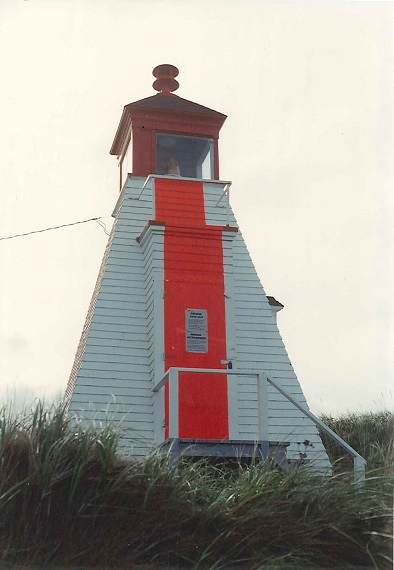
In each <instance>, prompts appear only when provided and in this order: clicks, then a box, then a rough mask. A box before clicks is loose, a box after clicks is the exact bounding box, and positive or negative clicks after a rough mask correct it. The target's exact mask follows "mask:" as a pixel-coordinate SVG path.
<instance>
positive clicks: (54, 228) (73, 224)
mask: <svg viewBox="0 0 394 570" xmlns="http://www.w3.org/2000/svg"><path fill="white" fill-rule="evenodd" d="M87 222H97V223H98V224H99V225H100V226H101V227H102V228H103V230H104V232H105V233H106V234H107V235H109V233H108V232H107V228H106V225H105V224H104V222H102V221H101V218H89V220H81V221H79V222H72V223H71V224H62V225H61V226H54V227H52V228H45V229H43V230H35V231H32V232H26V233H25V234H15V235H13V236H7V237H0V241H2V240H6V239H14V238H18V237H24V236H30V235H32V234H40V233H42V232H48V231H50V230H58V229H60V228H67V227H68V226H76V225H77V224H86V223H87Z"/></svg>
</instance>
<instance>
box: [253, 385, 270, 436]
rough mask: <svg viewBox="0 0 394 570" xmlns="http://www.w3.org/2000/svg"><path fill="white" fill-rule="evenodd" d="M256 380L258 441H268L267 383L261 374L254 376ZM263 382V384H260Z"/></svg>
mask: <svg viewBox="0 0 394 570" xmlns="http://www.w3.org/2000/svg"><path fill="white" fill-rule="evenodd" d="M256 380H257V406H258V410H257V414H258V421H259V440H260V441H268V440H269V425H268V402H267V383H266V382H265V378H264V376H263V375H262V374H256ZM262 382H263V384H262Z"/></svg>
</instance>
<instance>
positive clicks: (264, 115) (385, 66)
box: [0, 0, 394, 414]
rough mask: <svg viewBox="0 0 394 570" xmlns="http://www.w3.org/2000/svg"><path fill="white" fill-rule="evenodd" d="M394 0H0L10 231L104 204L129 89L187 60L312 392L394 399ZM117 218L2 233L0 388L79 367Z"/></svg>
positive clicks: (368, 401)
mask: <svg viewBox="0 0 394 570" xmlns="http://www.w3.org/2000/svg"><path fill="white" fill-rule="evenodd" d="M393 60H394V5H393V3H391V2H371V3H370V2H328V1H327V2H318V1H316V2H308V3H303V2H278V1H272V2H264V1H262V0H255V1H250V0H223V1H222V0H209V1H205V0H198V1H197V0H188V1H186V0H179V1H172V2H171V1H155V0H136V1H133V0H107V1H104V0H85V1H82V0H77V1H74V0H0V73H1V86H0V160H1V165H0V199H1V213H2V216H1V230H0V237H3V236H9V235H13V234H18V233H24V232H28V231H32V230H36V229H41V228H46V227H48V226H56V225H60V224H65V223H70V222H74V221H78V220H84V219H87V218H91V217H96V216H101V217H102V218H103V219H104V221H105V222H106V223H107V224H108V227H109V226H110V224H111V223H112V221H111V220H112V218H111V213H112V210H113V206H114V205H115V202H116V199H117V196H118V186H117V183H118V170H117V164H116V159H115V158H114V157H112V156H110V155H109V149H110V146H111V144H112V141H113V138H114V135H115V132H116V129H117V126H118V123H119V119H120V116H121V113H122V109H123V106H124V105H126V104H127V103H130V102H132V101H136V100H138V99H141V98H143V97H147V96H150V95H152V94H153V93H154V91H153V89H152V87H151V83H152V81H153V77H152V75H151V70H152V69H153V67H155V66H156V65H158V64H160V63H172V64H174V65H176V66H177V67H178V68H179V69H180V75H179V77H178V79H179V82H180V89H179V90H178V92H177V93H178V94H179V95H180V96H181V97H184V98H186V99H190V100H192V101H196V102H198V103H201V104H203V105H206V106H208V107H211V108H213V109H216V110H217V111H220V112H223V113H225V114H226V115H228V119H227V122H226V123H225V126H224V127H223V129H222V132H221V133H222V134H221V141H220V165H221V166H220V170H221V178H222V179H229V180H232V181H233V187H232V206H233V209H234V211H235V215H236V216H237V218H238V222H239V225H240V228H241V230H242V232H243V234H244V237H245V239H246V242H247V245H248V248H249V250H250V252H251V255H252V258H253V261H254V263H255V266H256V269H257V272H258V274H259V276H260V278H261V281H262V284H263V286H264V288H265V290H266V293H267V294H269V295H274V296H275V297H276V298H277V299H278V300H280V301H281V302H282V303H283V304H284V305H285V309H284V310H283V311H282V312H281V313H280V314H279V316H278V322H279V328H280V330H281V334H282V336H283V339H284V341H285V345H286V348H287V350H288V352H289V355H290V359H291V361H292V363H293V365H294V368H295V371H296V373H297V374H298V377H299V379H300V382H301V385H302V388H303V390H304V392H305V395H306V397H307V399H308V402H309V404H310V406H311V408H312V410H313V411H315V412H317V413H319V412H322V411H323V412H331V413H334V414H335V413H338V412H346V411H347V410H351V411H360V410H373V409H377V408H382V407H383V406H385V405H386V406H388V407H393V401H394V398H393V396H392V390H393V388H392V386H393V384H392V382H393V368H394V362H393V350H392V345H393V337H394V335H393V320H394V302H393V284H394V267H393V256H394V247H393V243H394V235H393V234H394V231H393V221H394V220H393V211H394V203H393V202H394V199H393V188H392V183H393V179H394V174H393V163H394V156H393V154H394V153H393V148H394V146H393V142H394V141H393V132H394V124H393V100H394V61H393ZM106 241H107V236H106V235H105V233H104V232H103V230H102V229H101V228H100V227H99V226H98V225H97V224H96V223H95V222H90V223H88V224H83V225H78V226H73V227H69V228H64V229H61V230H55V231H51V232H46V233H42V234H38V235H32V236H29V237H23V238H17V239H13V240H9V241H0V278H1V280H0V399H2V400H3V401H4V399H6V398H7V397H8V396H9V394H10V393H11V395H12V397H13V398H14V399H16V400H18V401H20V400H21V399H24V398H26V399H27V401H29V400H30V399H31V398H32V397H34V396H42V395H44V394H45V395H46V396H47V397H49V398H51V397H53V396H54V395H55V394H59V393H60V392H62V391H63V390H64V388H65V386H66V383H67V379H68V375H69V373H70V370H71V366H72V363H73V358H74V354H75V351H76V347H77V344H78V340H79V336H80V333H81V330H82V326H83V322H84V319H85V316H86V312H87V309H88V304H89V301H90V297H91V294H92V291H93V287H94V284H95V281H96V278H97V274H98V269H99V265H100V262H101V258H102V255H103V252H104V248H105V245H106Z"/></svg>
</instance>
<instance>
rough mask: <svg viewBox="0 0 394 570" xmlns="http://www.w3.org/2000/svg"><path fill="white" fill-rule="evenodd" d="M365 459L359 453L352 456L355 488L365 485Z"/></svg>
mask: <svg viewBox="0 0 394 570" xmlns="http://www.w3.org/2000/svg"><path fill="white" fill-rule="evenodd" d="M366 463H367V462H366V461H365V459H364V458H363V457H361V455H355V456H354V457H353V471H354V485H355V487H356V489H361V488H362V487H364V485H365V465H366Z"/></svg>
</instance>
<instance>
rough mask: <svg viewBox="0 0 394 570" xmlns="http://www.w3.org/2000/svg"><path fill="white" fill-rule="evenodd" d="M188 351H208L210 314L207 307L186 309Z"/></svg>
mask: <svg viewBox="0 0 394 570" xmlns="http://www.w3.org/2000/svg"><path fill="white" fill-rule="evenodd" d="M186 352H208V315H207V311H206V310H205V309H186Z"/></svg>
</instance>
